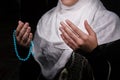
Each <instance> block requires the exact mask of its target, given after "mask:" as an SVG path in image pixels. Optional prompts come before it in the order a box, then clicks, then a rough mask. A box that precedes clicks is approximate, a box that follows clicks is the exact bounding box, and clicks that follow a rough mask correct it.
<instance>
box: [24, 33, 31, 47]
mask: <svg viewBox="0 0 120 80" xmlns="http://www.w3.org/2000/svg"><path fill="white" fill-rule="evenodd" d="M32 38H33V34H32V33H30V34H29V37H28V40H27V42H26V44H25V45H26V46H29V45H30V42H31V41H32Z"/></svg>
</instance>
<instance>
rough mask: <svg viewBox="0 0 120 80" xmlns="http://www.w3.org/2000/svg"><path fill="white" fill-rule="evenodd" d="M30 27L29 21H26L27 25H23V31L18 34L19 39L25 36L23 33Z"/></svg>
mask: <svg viewBox="0 0 120 80" xmlns="http://www.w3.org/2000/svg"><path fill="white" fill-rule="evenodd" d="M28 27H29V23H25V25H24V26H23V28H22V29H21V31H20V33H19V35H18V37H19V39H21V38H22V37H23V35H24V34H25V32H26V31H27V28H28Z"/></svg>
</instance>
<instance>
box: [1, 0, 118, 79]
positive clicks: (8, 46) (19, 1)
mask: <svg viewBox="0 0 120 80" xmlns="http://www.w3.org/2000/svg"><path fill="white" fill-rule="evenodd" d="M56 2H57V0H48V1H45V0H0V80H18V79H21V80H26V79H27V80H35V79H36V77H37V76H38V75H39V71H40V69H39V67H38V64H37V63H36V62H35V61H34V59H33V57H32V56H31V57H30V58H29V60H28V61H26V62H22V61H19V60H18V58H17V57H16V55H15V52H14V47H13V40H12V33H13V30H14V29H16V27H17V22H18V20H20V19H21V20H22V21H24V22H29V23H30V26H31V27H32V32H33V33H34V31H35V29H36V24H37V21H38V20H39V18H40V17H41V16H42V14H43V13H45V12H46V11H47V10H49V9H51V8H52V7H53V6H55V5H56ZM102 2H103V3H104V5H105V6H106V8H107V9H109V10H111V11H114V12H115V13H116V14H118V15H119V16H120V5H119V3H120V2H119V0H102ZM20 52H21V53H24V51H20ZM23 75H24V76H23Z"/></svg>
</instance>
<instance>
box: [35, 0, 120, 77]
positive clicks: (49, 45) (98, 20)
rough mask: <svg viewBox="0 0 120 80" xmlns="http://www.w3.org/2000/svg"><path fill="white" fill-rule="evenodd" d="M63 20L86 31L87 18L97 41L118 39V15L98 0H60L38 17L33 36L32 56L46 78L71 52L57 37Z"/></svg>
mask: <svg viewBox="0 0 120 80" xmlns="http://www.w3.org/2000/svg"><path fill="white" fill-rule="evenodd" d="M66 19H69V20H71V21H72V22H73V23H74V24H75V25H77V26H78V27H79V28H80V29H81V30H82V31H83V32H85V33H87V31H86V30H85V28H84V21H85V20H87V21H88V23H89V24H90V25H91V27H92V28H93V30H94V31H95V32H96V34H97V38H98V43H99V44H104V43H107V42H111V41H114V40H117V39H120V20H119V17H118V16H117V15H116V14H114V13H112V12H110V11H108V10H106V9H105V7H104V6H103V4H102V3H101V2H100V1H99V0H78V2H77V3H76V4H74V5H73V6H71V7H67V6H65V5H63V4H62V3H61V0H59V1H58V4H57V6H56V7H54V8H53V9H51V10H49V11H48V12H47V13H46V14H44V15H43V17H42V18H41V19H40V20H39V22H38V25H37V30H36V33H35V37H34V45H35V46H34V48H33V52H34V53H35V55H34V57H35V60H36V61H37V62H38V63H39V65H40V67H41V71H42V74H43V76H44V77H46V78H47V79H52V78H54V77H55V75H56V74H57V73H58V72H59V71H60V70H61V69H62V68H63V67H64V66H65V64H66V63H67V61H68V59H69V58H70V56H71V53H72V49H71V48H69V47H68V46H67V45H66V44H65V43H64V41H63V40H62V38H61V37H60V34H61V32H60V31H59V27H60V22H61V21H65V20H66Z"/></svg>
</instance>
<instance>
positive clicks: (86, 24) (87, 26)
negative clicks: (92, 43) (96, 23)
mask: <svg viewBox="0 0 120 80" xmlns="http://www.w3.org/2000/svg"><path fill="white" fill-rule="evenodd" d="M84 25H85V28H86V30H87V32H88V34H89V35H95V32H94V31H93V29H92V28H91V27H90V25H89V24H88V22H87V20H85V22H84Z"/></svg>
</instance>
